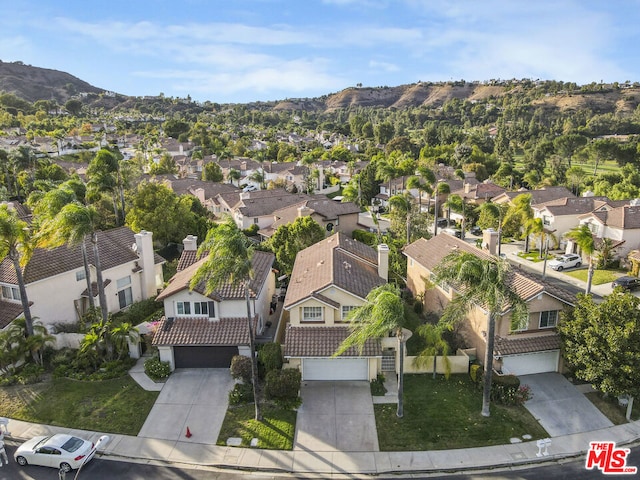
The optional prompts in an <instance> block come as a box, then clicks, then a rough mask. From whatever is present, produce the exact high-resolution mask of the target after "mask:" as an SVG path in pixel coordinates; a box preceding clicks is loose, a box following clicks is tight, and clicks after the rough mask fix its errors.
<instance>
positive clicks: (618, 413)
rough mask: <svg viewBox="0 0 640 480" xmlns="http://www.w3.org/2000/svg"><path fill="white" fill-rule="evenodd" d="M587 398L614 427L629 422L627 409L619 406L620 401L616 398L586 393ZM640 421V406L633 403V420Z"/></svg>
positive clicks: (596, 393)
mask: <svg viewBox="0 0 640 480" xmlns="http://www.w3.org/2000/svg"><path fill="white" fill-rule="evenodd" d="M585 396H586V397H587V398H588V399H589V400H590V401H591V403H593V404H594V405H595V406H596V407H598V410H600V411H601V412H602V413H604V415H605V416H606V417H607V418H608V419H609V420H611V422H612V423H613V424H614V425H622V424H624V423H628V422H627V418H626V417H625V415H626V412H627V407H621V406H620V405H618V399H617V398H614V397H605V396H604V395H603V394H602V393H601V392H591V393H586V394H585ZM638 419H640V406H638V402H637V401H636V402H634V403H633V409H632V410H631V420H638Z"/></svg>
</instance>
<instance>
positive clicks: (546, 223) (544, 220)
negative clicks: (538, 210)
mask: <svg viewBox="0 0 640 480" xmlns="http://www.w3.org/2000/svg"><path fill="white" fill-rule="evenodd" d="M542 224H543V225H544V226H545V227H548V226H549V225H551V217H550V216H548V215H543V216H542Z"/></svg>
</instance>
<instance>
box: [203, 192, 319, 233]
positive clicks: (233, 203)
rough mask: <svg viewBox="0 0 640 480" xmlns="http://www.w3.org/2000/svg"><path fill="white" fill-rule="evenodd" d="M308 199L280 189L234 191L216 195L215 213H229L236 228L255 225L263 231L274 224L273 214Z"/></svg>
mask: <svg viewBox="0 0 640 480" xmlns="http://www.w3.org/2000/svg"><path fill="white" fill-rule="evenodd" d="M309 198H310V197H309V196H308V195H305V194H304V193H289V192H287V191H285V190H282V189H275V190H256V191H253V192H242V191H235V192H229V193H221V194H218V195H217V196H216V199H215V201H216V203H217V206H216V207H215V208H216V209H217V210H219V212H218V211H216V213H220V214H224V213H229V214H230V215H231V216H232V217H233V219H234V220H235V222H236V225H237V226H238V228H242V229H246V228H249V227H250V226H251V225H254V224H255V225H258V228H259V229H263V228H267V227H269V226H270V225H271V224H272V223H273V222H274V218H273V214H274V212H275V211H276V210H279V209H281V208H283V207H287V206H290V205H295V204H297V203H300V202H302V201H305V200H307V199H309Z"/></svg>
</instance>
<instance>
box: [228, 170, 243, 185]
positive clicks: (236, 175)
mask: <svg viewBox="0 0 640 480" xmlns="http://www.w3.org/2000/svg"><path fill="white" fill-rule="evenodd" d="M227 177H228V178H229V183H231V184H233V182H236V183H235V185H236V186H238V182H239V181H240V179H241V178H242V174H241V173H240V170H236V169H235V168H232V169H230V170H229V173H228V174H227Z"/></svg>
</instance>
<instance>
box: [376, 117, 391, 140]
mask: <svg viewBox="0 0 640 480" xmlns="http://www.w3.org/2000/svg"><path fill="white" fill-rule="evenodd" d="M373 133H374V135H375V139H376V142H378V143H382V144H385V143H387V142H389V141H390V140H391V139H392V138H393V133H394V128H393V125H392V124H391V123H389V122H380V123H378V124H376V126H375V127H373Z"/></svg>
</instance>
